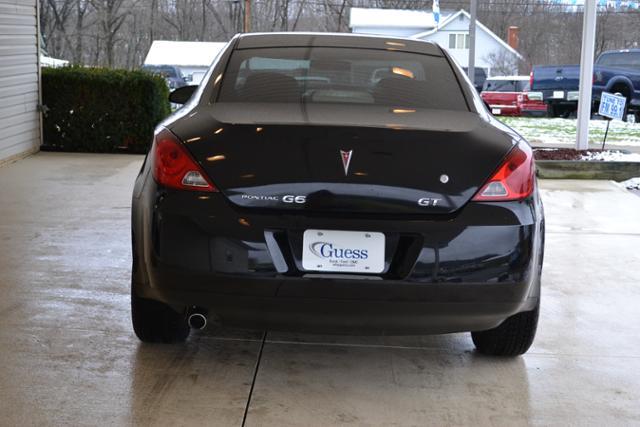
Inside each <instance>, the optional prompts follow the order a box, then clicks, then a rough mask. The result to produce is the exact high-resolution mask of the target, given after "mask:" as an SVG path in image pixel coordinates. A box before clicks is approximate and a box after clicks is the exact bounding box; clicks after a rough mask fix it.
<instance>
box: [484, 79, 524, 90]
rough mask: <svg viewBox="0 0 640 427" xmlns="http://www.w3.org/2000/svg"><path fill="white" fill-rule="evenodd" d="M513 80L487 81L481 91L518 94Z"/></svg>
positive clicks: (515, 82)
mask: <svg viewBox="0 0 640 427" xmlns="http://www.w3.org/2000/svg"><path fill="white" fill-rule="evenodd" d="M517 83H518V82H517V81H515V80H487V81H486V82H484V87H483V88H482V90H486V91H489V92H518V89H517Z"/></svg>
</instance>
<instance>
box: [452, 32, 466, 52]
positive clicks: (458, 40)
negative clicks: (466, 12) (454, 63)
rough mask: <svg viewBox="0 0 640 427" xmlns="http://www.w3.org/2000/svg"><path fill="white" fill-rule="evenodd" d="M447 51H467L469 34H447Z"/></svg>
mask: <svg viewBox="0 0 640 427" xmlns="http://www.w3.org/2000/svg"><path fill="white" fill-rule="evenodd" d="M449 49H469V34H465V33H453V34H449Z"/></svg>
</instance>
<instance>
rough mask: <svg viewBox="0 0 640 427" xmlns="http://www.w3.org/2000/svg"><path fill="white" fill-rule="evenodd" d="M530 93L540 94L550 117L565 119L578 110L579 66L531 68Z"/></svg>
mask: <svg viewBox="0 0 640 427" xmlns="http://www.w3.org/2000/svg"><path fill="white" fill-rule="evenodd" d="M530 86H531V91H532V92H540V93H542V99H543V101H544V102H545V104H547V106H548V112H549V115H550V116H552V117H558V116H563V117H566V116H568V115H570V114H572V113H574V112H575V111H577V109H578V90H579V88H580V66H579V65H545V66H536V67H533V70H532V71H531V83H530Z"/></svg>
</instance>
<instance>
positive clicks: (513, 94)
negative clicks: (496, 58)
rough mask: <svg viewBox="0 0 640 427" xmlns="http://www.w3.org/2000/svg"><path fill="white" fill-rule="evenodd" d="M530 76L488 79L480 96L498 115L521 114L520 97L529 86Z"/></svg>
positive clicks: (493, 112) (492, 111)
mask: <svg viewBox="0 0 640 427" xmlns="http://www.w3.org/2000/svg"><path fill="white" fill-rule="evenodd" d="M528 80H529V78H528V77H525V76H505V77H491V78H489V79H487V80H486V81H485V83H484V86H483V88H482V92H481V94H480V96H481V97H482V99H483V101H484V102H486V103H487V104H488V105H489V108H490V109H491V113H492V114H494V115H496V116H519V115H520V106H519V104H518V99H519V97H520V95H521V94H522V93H523V92H524V90H525V87H526V86H528V83H529V82H528Z"/></svg>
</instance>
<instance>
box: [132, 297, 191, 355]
mask: <svg viewBox="0 0 640 427" xmlns="http://www.w3.org/2000/svg"><path fill="white" fill-rule="evenodd" d="M131 321H132V323H133V330H134V331H135V333H136V335H137V336H138V338H139V339H140V341H143V342H150V343H172V342H183V341H185V340H186V339H187V337H188V336H189V332H190V329H189V325H188V324H187V320H186V318H185V316H184V315H183V314H180V313H176V312H175V311H174V310H173V309H171V307H169V306H168V305H166V304H163V303H161V302H158V301H154V300H150V299H145V298H140V297H138V296H136V295H135V293H134V292H131Z"/></svg>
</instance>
